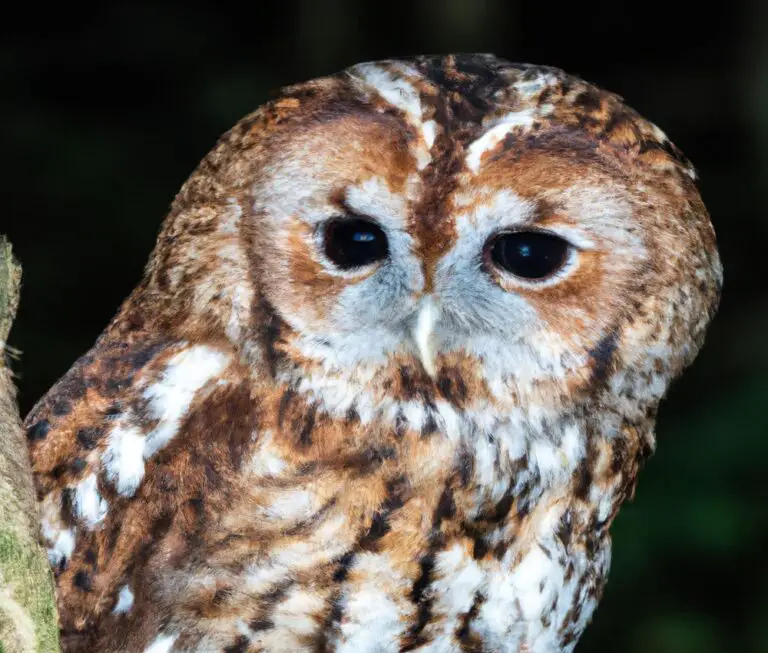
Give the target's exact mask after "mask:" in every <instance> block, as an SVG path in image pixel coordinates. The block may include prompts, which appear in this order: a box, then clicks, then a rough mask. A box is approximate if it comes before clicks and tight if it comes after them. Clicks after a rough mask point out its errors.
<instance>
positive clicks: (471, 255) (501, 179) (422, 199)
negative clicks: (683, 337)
mask: <svg viewBox="0 0 768 653" xmlns="http://www.w3.org/2000/svg"><path fill="white" fill-rule="evenodd" d="M409 75H410V79H411V81H409ZM347 83H348V84H350V85H351V88H352V89H355V91H356V92H357V93H358V95H359V101H355V102H340V101H338V100H332V101H326V102H324V103H319V104H318V106H317V108H316V109H315V110H314V111H312V112H311V113H310V114H308V115H302V116H299V117H298V118H297V119H296V120H295V121H292V122H291V123H290V128H285V129H278V130H276V131H275V132H274V134H273V135H271V136H270V137H269V138H268V139H267V140H266V143H265V146H264V149H263V150H262V151H261V152H260V156H261V157H263V158H262V159H261V165H260V168H259V170H258V172H257V174H256V175H255V178H254V182H253V186H252V193H253V194H252V197H250V198H249V200H248V201H250V202H252V205H251V209H252V213H250V214H249V215H247V216H245V219H246V220H248V221H249V229H250V230H251V231H252V234H253V237H252V239H251V241H250V247H251V249H252V251H251V255H252V256H253V258H254V260H255V261H256V266H257V267H258V269H259V271H260V273H259V275H258V276H259V279H260V281H261V283H262V285H263V288H262V292H263V293H264V296H265V298H266V300H267V301H268V302H269V304H270V305H271V306H273V307H274V309H275V310H276V312H277V314H278V315H279V316H280V317H281V318H282V320H284V322H285V323H286V324H287V325H288V327H289V331H290V332H291V335H290V336H289V337H288V338H287V340H288V341H289V346H288V347H287V348H286V351H287V352H288V353H289V355H290V356H291V357H292V358H293V360H294V361H299V362H300V365H301V374H302V378H303V379H305V377H306V374H305V373H306V368H307V366H309V367H310V368H315V369H316V370H321V371H322V372H323V374H331V375H333V374H338V375H343V376H345V377H346V378H350V377H355V378H356V379H358V380H359V381H360V382H361V383H370V384H373V385H375V386H376V387H377V388H378V389H382V388H383V389H384V392H385V393H387V392H389V393H390V394H392V395H395V396H396V395H401V394H402V393H403V387H402V386H403V383H402V375H403V370H407V372H406V375H407V376H408V378H409V380H410V382H413V380H414V379H416V382H417V383H422V384H423V385H424V386H425V387H426V386H428V385H430V384H433V383H437V385H438V386H440V385H441V380H442V379H443V377H445V376H450V377H451V378H455V377H460V378H462V379H463V382H464V385H465V386H469V387H471V388H472V392H473V395H474V397H475V398H478V399H480V398H482V399H483V400H486V401H493V402H499V401H500V402H503V403H506V404H509V403H510V402H511V403H512V404H515V405H521V404H526V403H528V402H530V401H532V400H536V401H537V402H545V403H547V402H549V403H552V402H556V401H558V400H559V397H561V396H563V395H568V396H569V397H573V395H574V394H578V393H579V392H582V391H583V392H589V391H590V390H591V389H592V386H593V384H594V382H595V381H596V380H597V381H600V382H602V381H603V380H604V377H605V376H606V374H607V372H608V370H609V369H611V368H612V367H613V366H614V365H615V363H616V356H617V355H618V356H620V357H621V363H622V366H631V365H633V364H640V363H642V361H643V359H644V358H646V359H647V358H648V356H649V350H650V349H653V348H658V347H660V346H665V347H668V348H670V349H672V348H674V347H675V344H674V343H672V342H671V341H670V340H671V339H670V337H669V334H666V335H662V332H663V331H667V330H668V326H666V325H667V324H668V323H669V321H670V320H671V319H672V316H673V314H674V312H675V310H676V307H677V304H676V302H677V299H678V295H676V294H674V293H672V292H671V288H672V286H673V285H675V284H680V283H681V282H682V281H684V278H685V277H686V275H687V274H690V273H691V272H694V271H693V270H688V271H687V272H685V271H683V270H682V269H681V260H682V259H683V258H684V257H686V256H688V255H689V250H690V247H691V238H692V237H693V238H697V237H698V232H696V231H694V230H693V229H691V230H690V231H691V233H685V229H686V227H685V226H684V225H682V224H681V216H682V215H684V214H685V213H686V212H687V211H692V210H693V208H692V207H691V204H690V198H688V197H686V196H684V195H682V190H683V189H685V188H686V187H687V186H690V182H691V179H690V176H692V172H691V170H690V169H689V168H687V167H685V166H682V165H677V164H676V163H675V162H674V161H673V160H672V159H670V158H667V159H666V160H664V161H661V162H660V164H659V165H658V166H657V168H653V167H652V166H651V165H648V166H646V167H645V168H643V167H641V166H639V165H638V157H636V156H627V154H626V152H625V151H623V150H621V149H620V148H619V147H616V146H613V147H612V146H610V145H605V144H601V143H600V141H599V140H598V139H597V138H595V137H593V136H590V134H589V132H588V131H587V130H586V129H585V128H584V127H580V126H578V125H569V124H568V117H569V114H565V115H564V116H562V117H561V119H560V122H562V123H564V124H559V121H558V116H557V112H556V111H555V110H554V109H553V108H552V107H548V106H544V107H541V106H539V105H537V104H536V103H535V102H534V103H533V106H538V108H536V109H531V108H526V106H527V105H524V106H523V107H518V108H517V110H512V111H510V110H509V109H510V108H514V107H510V106H504V105H503V103H501V108H499V107H496V108H495V109H494V111H490V112H489V114H488V115H486V116H485V117H484V118H483V119H482V120H481V121H480V122H479V124H478V125H477V126H476V129H474V130H473V131H471V132H470V133H469V134H468V133H467V130H466V129H465V130H457V131H455V132H454V131H452V130H451V128H450V125H446V124H445V123H444V122H443V124H440V122H439V121H435V120H434V119H430V118H429V117H427V116H424V115H423V114H424V113H425V109H424V107H423V106H422V105H423V104H425V103H424V102H422V105H418V99H417V97H416V91H415V90H414V89H415V88H416V85H417V84H418V83H425V82H424V79H423V76H419V75H418V73H417V72H416V71H415V70H414V69H411V68H407V67H402V66H400V67H396V68H395V69H394V71H391V70H390V71H389V72H388V73H386V74H385V73H382V69H380V68H377V67H375V66H360V67H357V68H356V69H353V70H352V72H351V73H350V75H349V77H348V78H347ZM549 83H551V84H555V80H550V82H549ZM543 84H544V82H541V84H540V87H541V86H543ZM511 88H512V92H513V93H514V88H513V87H511ZM393 89H394V90H396V91H397V92H396V93H394V91H393ZM507 92H508V93H509V92H510V91H509V90H507ZM541 92H542V88H537V89H536V91H535V93H536V94H538V95H540V94H541ZM393 93H394V94H393ZM531 93H533V91H531ZM538 95H537V97H538ZM520 97H521V96H520V93H519V92H518V93H517V100H516V101H517V102H521V101H522V100H521V99H520ZM606 98H607V99H604V102H605V103H606V104H609V100H610V101H613V97H612V96H608V95H607V94H606ZM528 99H529V100H530V98H528ZM414 103H415V105H414ZM598 104H599V102H598ZM416 105H418V106H416ZM603 111H604V113H605V112H606V110H605V109H603ZM616 111H617V112H618V109H616ZM403 115H404V116H405V119H403ZM414 116H416V117H414ZM631 117H632V118H634V119H635V120H637V121H640V119H639V118H637V117H636V116H631ZM624 120H626V121H627V124H628V120H629V118H628V117H625V118H624ZM640 125H641V127H642V129H645V130H646V132H647V135H648V137H649V138H654V139H662V140H663V141H664V142H665V143H666V137H664V136H663V134H661V132H659V130H657V129H656V128H654V127H652V126H651V125H649V124H648V123H644V122H642V123H640ZM627 131H628V128H627V127H626V124H625V126H624V132H627ZM639 133H640V128H638V134H639ZM619 137H620V138H621V137H623V138H625V139H626V138H627V136H626V135H622V134H620V135H619ZM670 147H671V146H670ZM694 208H695V207H694ZM696 228H698V227H696ZM701 254H702V255H703V256H706V254H705V253H704V252H701ZM701 265H702V268H703V267H704V266H708V265H709V263H708V262H707V261H706V260H705V259H702V261H701ZM710 272H711V270H710ZM694 274H696V273H695V272H694ZM698 274H701V272H699V273H698ZM638 321H639V323H638ZM283 337H284V338H285V337H286V336H285V334H283ZM660 338H667V342H664V343H662V342H660V340H659V339H660ZM650 353H652V354H653V355H654V356H656V355H658V354H659V353H660V352H659V351H653V352H650ZM666 353H670V352H666ZM663 385H666V384H663Z"/></svg>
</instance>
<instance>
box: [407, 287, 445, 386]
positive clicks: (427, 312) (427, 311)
mask: <svg viewBox="0 0 768 653" xmlns="http://www.w3.org/2000/svg"><path fill="white" fill-rule="evenodd" d="M439 320H440V307H439V306H438V305H437V302H436V301H435V298H434V297H432V295H427V296H426V297H424V299H422V301H421V306H420V307H419V311H418V313H417V314H416V321H415V323H414V325H413V332H412V335H413V340H414V342H415V343H416V348H417V350H418V352H419V358H420V359H421V364H422V365H423V366H424V369H425V370H426V372H427V374H429V376H431V377H432V378H435V374H436V373H437V368H436V365H435V358H436V351H435V342H434V341H435V326H436V325H437V323H438V321H439Z"/></svg>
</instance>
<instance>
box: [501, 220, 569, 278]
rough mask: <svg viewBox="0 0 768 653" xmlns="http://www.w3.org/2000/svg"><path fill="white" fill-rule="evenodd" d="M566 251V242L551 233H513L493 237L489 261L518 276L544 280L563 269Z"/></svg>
mask: <svg viewBox="0 0 768 653" xmlns="http://www.w3.org/2000/svg"><path fill="white" fill-rule="evenodd" d="M568 249H569V245H568V243H567V242H566V241H564V240H563V239H562V238H558V237H557V236H553V235H552V234H546V233H542V232H540V231H516V232H512V233H506V234H501V235H499V236H496V238H494V240H493V244H492V246H491V260H492V261H493V262H494V264H495V265H497V266H498V267H500V268H502V269H503V270H506V271H507V272H510V273H511V274H514V275H515V276H517V277H521V278H523V279H544V278H545V277H548V276H550V275H551V274H554V273H555V272H557V271H558V270H559V269H560V268H561V267H562V266H563V264H564V263H565V261H566V259H567V257H568Z"/></svg>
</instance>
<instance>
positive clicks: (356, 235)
mask: <svg viewBox="0 0 768 653" xmlns="http://www.w3.org/2000/svg"><path fill="white" fill-rule="evenodd" d="M324 244H325V255H326V256H327V257H328V258H329V259H330V260H331V261H333V262H334V263H335V264H336V265H337V266H338V267H340V268H342V269H344V270H348V269H351V268H359V267H362V266H363V265H370V264H371V263H375V262H376V261H381V260H383V259H385V258H387V255H388V254H389V245H388V243H387V237H386V235H385V234H384V232H383V231H382V230H381V228H380V227H379V226H378V225H376V224H375V223H373V222H371V221H370V220H363V219H361V218H344V219H340V220H332V221H331V222H330V223H328V226H327V227H326V229H325V242H324Z"/></svg>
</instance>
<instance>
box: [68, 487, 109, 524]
mask: <svg viewBox="0 0 768 653" xmlns="http://www.w3.org/2000/svg"><path fill="white" fill-rule="evenodd" d="M74 509H75V515H76V516H77V517H78V518H79V519H82V520H83V521H84V522H85V523H86V525H87V526H88V527H89V528H95V527H96V526H97V525H98V524H100V523H101V522H102V521H103V519H104V517H106V516H107V510H108V505H107V502H106V500H105V499H104V498H103V497H102V496H101V494H99V487H98V481H97V479H96V474H88V476H86V477H85V478H84V479H83V480H82V481H80V482H79V483H78V484H77V486H75V500H74Z"/></svg>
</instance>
